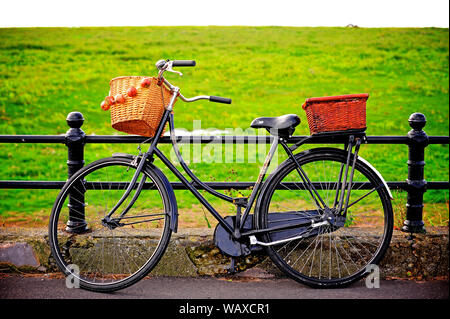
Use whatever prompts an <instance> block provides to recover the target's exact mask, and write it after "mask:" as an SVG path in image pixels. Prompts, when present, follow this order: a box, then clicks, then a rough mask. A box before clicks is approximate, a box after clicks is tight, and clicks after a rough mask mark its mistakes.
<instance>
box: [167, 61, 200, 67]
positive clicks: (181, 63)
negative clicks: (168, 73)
mask: <svg viewBox="0 0 450 319" xmlns="http://www.w3.org/2000/svg"><path fill="white" fill-rule="evenodd" d="M195 64H196V63H195V61H194V60H173V61H172V66H195Z"/></svg>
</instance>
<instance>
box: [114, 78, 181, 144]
mask: <svg viewBox="0 0 450 319" xmlns="http://www.w3.org/2000/svg"><path fill="white" fill-rule="evenodd" d="M144 78H146V77H144V76H121V77H118V78H114V79H112V80H111V81H110V83H109V84H110V87H111V91H110V95H112V96H116V95H117V94H122V95H123V96H124V97H125V101H124V102H123V103H115V104H113V105H112V106H111V126H112V127H113V128H114V129H116V130H118V131H122V132H125V133H128V134H137V135H142V136H148V137H153V136H154V135H155V133H156V130H157V128H158V125H159V123H160V122H161V118H162V115H163V113H164V106H166V105H168V104H169V102H170V99H171V97H172V93H171V92H170V90H169V89H168V88H167V87H166V86H165V85H164V84H161V85H158V79H156V78H154V77H152V78H149V79H150V80H151V81H150V85H149V86H148V87H142V86H141V85H140V84H141V81H142V80H143V79H144ZM131 87H135V88H136V90H137V94H136V95H135V96H133V97H130V96H128V95H127V91H128V90H129V89H130V88H131ZM163 134H164V132H163Z"/></svg>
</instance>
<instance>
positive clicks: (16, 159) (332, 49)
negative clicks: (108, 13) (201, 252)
mask: <svg viewBox="0 0 450 319" xmlns="http://www.w3.org/2000/svg"><path fill="white" fill-rule="evenodd" d="M0 38H1V40H2V41H1V43H0V134H1V135H3V134H43V135H46V134H49V135H55V134H64V133H65V131H67V129H68V127H67V125H66V123H65V118H66V116H67V114H68V113H69V112H71V111H75V110H76V111H80V112H82V113H83V115H84V117H85V123H84V126H83V130H84V131H85V132H86V134H98V135H99V134H105V135H109V134H122V133H117V132H116V131H114V130H113V129H112V128H111V126H110V115H109V112H104V111H102V110H101V109H100V102H101V101H102V100H103V98H104V97H105V96H106V95H107V94H108V91H109V80H110V79H112V78H114V77H117V76H121V75H150V76H151V75H154V74H155V68H154V63H155V62H156V61H157V60H159V59H161V58H170V59H195V60H196V61H197V67H195V68H184V69H182V70H181V71H182V72H183V73H184V76H183V77H178V76H177V75H175V74H170V75H168V76H167V77H168V79H169V80H170V81H171V82H172V83H174V84H176V85H178V86H180V88H181V90H182V93H183V94H184V95H185V96H188V97H189V96H194V95H199V94H207V95H219V96H225V97H229V98H232V99H233V104H232V105H231V106H230V105H225V104H212V103H209V102H206V101H200V102H197V103H193V104H183V103H182V102H178V103H177V104H176V106H175V121H176V125H177V126H178V127H180V128H184V129H187V130H192V128H193V120H201V121H202V122H201V126H202V128H204V129H206V128H216V129H220V130H226V129H228V128H234V127H238V128H241V129H243V130H245V129H246V128H248V127H249V124H250V122H251V121H252V119H254V118H255V117H258V116H278V115H282V114H287V113H297V114H298V115H299V116H300V117H301V119H302V122H303V123H302V124H301V125H300V126H299V127H298V129H297V131H296V133H295V134H298V135H307V134H308V133H309V130H308V125H307V123H306V117H305V114H304V111H303V110H302V109H301V105H302V103H303V102H304V100H305V99H306V98H308V97H313V96H327V95H341V94H351V93H363V92H367V93H369V94H370V98H369V100H368V103H367V125H368V129H367V134H368V135H406V133H407V132H408V130H409V129H410V128H409V125H408V121H407V120H408V117H409V115H410V114H411V113H413V112H422V113H424V114H425V115H426V117H427V121H428V122H427V125H426V127H425V130H426V132H427V133H428V135H448V134H449V95H448V93H449V92H448V89H449V32H448V29H435V28H427V29H397V28H392V29H391V28H389V29H385V28H383V29H365V28H287V27H128V28H126V27H110V28H37V29H33V28H30V29H0ZM260 133H262V132H260ZM162 149H164V150H166V152H168V151H169V148H168V147H167V146H164V147H162ZM135 150H136V146H134V145H117V144H116V145H103V144H98V145H87V146H86V152H85V153H86V154H85V159H86V162H87V163H88V162H91V161H93V160H95V159H98V158H101V157H105V156H110V155H111V154H112V153H114V152H131V153H135ZM448 151H449V148H448V146H447V145H445V146H441V145H432V146H429V147H428V148H427V151H426V163H427V166H426V171H425V172H426V173H425V174H426V176H425V178H426V179H427V180H448V173H449V155H448ZM361 155H362V156H363V157H364V158H366V159H367V160H369V161H370V162H371V163H372V164H373V165H374V166H375V167H376V168H377V169H378V170H379V171H380V172H381V173H382V174H383V176H384V177H385V179H386V180H405V179H406V177H407V165H406V160H407V147H406V146H404V145H383V146H381V145H380V146H374V145H370V146H363V147H362V150H361ZM66 159H67V152H66V148H65V146H64V145H56V144H34V145H33V144H15V145H14V144H0V180H21V179H22V180H27V179H29V180H64V179H65V178H66V174H67V172H66V170H67V167H66ZM280 160H281V158H280ZM261 165H262V163H259V162H257V163H250V164H249V163H235V164H218V163H193V164H192V168H193V169H194V171H195V173H197V174H198V175H199V176H200V177H201V178H202V179H205V180H210V181H213V180H216V181H225V180H228V181H231V180H233V181H235V180H237V181H251V180H256V177H257V175H258V170H259V167H260V166H261ZM165 171H167V170H165ZM170 179H173V177H172V176H170ZM56 194H57V192H56V191H44V190H0V216H1V217H2V218H3V219H5V218H12V217H16V218H17V219H18V220H19V221H20V220H21V218H26V216H41V217H42V218H43V219H45V217H46V216H48V214H49V211H50V209H51V205H52V203H53V201H54V199H55V197H56ZM177 197H178V200H179V205H180V207H182V208H183V209H186V210H189V211H197V212H198V211H199V212H200V213H199V217H198V218H199V219H200V222H203V212H202V211H201V209H199V208H198V206H195V204H196V200H195V199H194V197H193V196H191V195H190V194H187V193H186V192H183V191H179V192H177ZM400 197H401V196H400ZM425 199H426V202H427V203H429V204H430V205H431V204H432V205H437V206H436V207H437V208H436V209H435V210H436V211H438V214H440V215H439V218H440V219H436V221H434V219H433V221H431V220H430V222H431V223H438V224H448V191H428V192H427V193H426V196H425ZM214 203H215V204H217V205H219V203H218V202H217V201H214ZM193 205H194V206H193ZM400 206H401V207H403V206H404V205H403V206H402V205H400ZM222 212H223V213H230V212H231V208H230V207H228V208H224V210H222ZM24 216H25V217H24ZM209 219H210V220H211V219H212V218H209ZM439 220H440V221H439Z"/></svg>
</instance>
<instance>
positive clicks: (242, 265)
mask: <svg viewBox="0 0 450 319" xmlns="http://www.w3.org/2000/svg"><path fill="white" fill-rule="evenodd" d="M366 233H367V234H368V233H370V230H369V229H367V230H360V231H359V235H361V234H366ZM213 234H214V230H213V229H208V228H187V229H180V230H179V231H178V233H173V234H172V238H171V241H170V244H169V247H168V248H167V251H166V253H165V255H164V256H163V258H162V259H161V261H160V262H159V264H158V265H157V266H156V267H155V269H154V270H153V271H152V273H151V274H152V275H156V276H185V277H186V276H187V277H192V276H216V275H224V274H226V273H227V268H228V266H229V264H230V258H229V257H226V256H224V255H223V254H222V253H221V252H220V250H219V249H218V248H217V247H215V245H214V242H213ZM151 236H152V234H149V237H151ZM408 236H409V235H408V234H405V233H402V232H400V231H394V235H393V238H392V241H391V245H390V247H389V250H388V252H387V253H386V256H385V257H384V259H383V260H382V262H381V265H380V270H381V275H382V277H384V278H385V277H398V278H422V279H427V278H433V277H446V278H448V274H449V254H448V252H449V240H448V237H449V233H448V227H429V228H427V234H417V235H414V238H413V239H412V240H410V239H408V238H407V237H408ZM0 264H1V265H0V272H12V271H19V272H54V271H56V270H57V269H56V267H55V265H54V263H53V262H52V258H51V257H50V248H49V246H48V241H47V230H46V229H29V228H28V229H26V228H0ZM236 266H237V267H238V269H239V271H241V272H240V275H241V276H247V277H260V278H272V277H279V276H283V274H282V273H281V272H280V271H279V270H278V269H277V268H276V266H274V265H273V264H272V262H271V260H270V259H269V258H268V257H267V256H266V255H265V254H264V253H263V252H256V253H254V254H252V255H249V256H246V257H241V258H238V259H237V265H236Z"/></svg>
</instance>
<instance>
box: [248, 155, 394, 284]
mask: <svg viewBox="0 0 450 319" xmlns="http://www.w3.org/2000/svg"><path fill="white" fill-rule="evenodd" d="M296 158H297V160H298V162H299V165H300V166H301V167H302V169H303V171H304V172H305V173H306V175H307V176H308V178H309V179H310V180H311V182H312V183H313V185H314V186H315V188H316V191H317V193H318V195H319V196H320V197H321V198H322V200H323V202H324V203H325V205H326V206H327V207H329V208H330V209H331V210H329V211H328V213H326V212H325V211H324V210H323V209H321V208H320V206H321V205H319V206H318V204H317V202H316V201H315V200H314V199H313V197H312V196H311V193H310V191H309V190H308V188H307V187H305V184H304V183H303V182H302V180H301V177H300V176H299V174H298V171H297V165H296V164H295V163H294V162H293V161H290V160H287V161H285V162H284V163H283V164H281V165H280V167H279V169H278V170H277V172H276V173H275V174H274V175H272V176H271V178H270V179H269V180H268V181H267V182H266V183H267V185H266V186H265V187H264V189H263V190H262V193H261V198H262V200H261V202H260V204H259V207H257V209H256V215H255V219H256V220H255V222H256V224H257V227H258V228H259V229H266V228H269V227H272V226H277V225H279V223H280V221H281V220H288V219H291V220H293V219H295V218H297V219H303V220H307V219H311V218H315V219H319V220H320V218H321V216H323V215H324V214H328V215H327V216H331V218H334V217H333V216H332V215H330V211H334V212H336V211H337V210H338V209H336V207H338V206H339V198H340V196H339V194H340V193H337V190H338V189H340V186H339V176H340V173H341V172H342V170H343V167H344V166H345V163H346V159H347V154H346V152H343V151H341V150H337V149H319V150H310V151H306V152H303V153H300V154H297V155H296ZM350 169H351V168H350ZM347 181H348V180H347ZM350 188H351V192H350V198H349V201H348V210H347V214H346V216H345V218H344V219H341V220H340V222H339V223H334V224H333V225H332V224H331V223H329V224H326V225H323V226H320V227H311V226H305V227H299V228H295V229H290V230H284V231H272V232H269V233H267V234H265V235H264V236H263V237H262V240H263V241H264V242H266V243H275V244H273V245H272V246H269V247H267V253H268V255H269V256H270V258H271V259H272V261H273V262H274V263H275V264H276V265H277V266H278V267H279V268H280V270H282V271H283V272H285V273H286V274H288V275H289V276H290V277H292V278H293V279H295V280H297V281H299V282H301V283H304V284H307V285H309V286H313V287H337V286H344V285H347V284H350V283H352V282H354V281H356V280H358V279H360V278H362V277H363V276H364V275H366V274H367V273H368V272H369V271H371V270H372V269H373V268H371V267H373V266H370V265H375V264H378V262H379V261H380V259H381V258H382V257H383V255H384V254H385V252H386V250H387V248H388V246H389V242H390V239H391V236H392V228H393V213H392V205H391V200H390V196H389V193H388V191H387V189H386V187H385V186H384V184H383V182H382V180H381V179H380V177H379V176H378V174H377V173H376V172H375V171H374V170H373V169H372V168H371V167H370V165H367V164H366V163H365V162H363V161H361V160H357V161H356V165H355V171H354V176H353V181H352V184H351V185H350ZM344 200H345V197H344ZM319 202H320V201H319ZM334 214H335V215H338V214H337V213H334ZM277 223H278V224H277ZM289 238H292V240H287V241H286V239H289ZM280 239H281V241H280ZM277 241H278V242H277ZM369 266H370V267H369Z"/></svg>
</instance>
